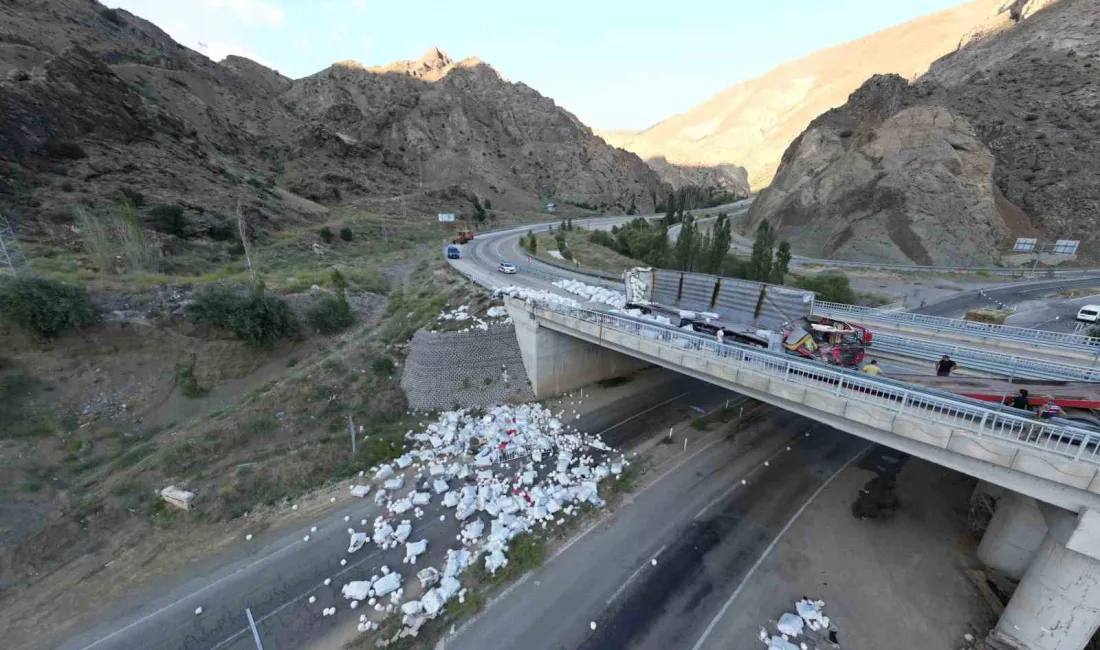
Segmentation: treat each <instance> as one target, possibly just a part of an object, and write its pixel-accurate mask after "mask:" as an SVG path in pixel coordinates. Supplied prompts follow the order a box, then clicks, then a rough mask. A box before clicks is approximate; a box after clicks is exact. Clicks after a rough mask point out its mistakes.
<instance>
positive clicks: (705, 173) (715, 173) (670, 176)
mask: <svg viewBox="0 0 1100 650" xmlns="http://www.w3.org/2000/svg"><path fill="white" fill-rule="evenodd" d="M646 164H647V165H649V166H650V168H652V169H653V171H655V172H657V175H658V176H660V178H661V180H662V181H664V182H666V183H668V184H669V185H671V186H672V187H673V188H675V189H679V188H681V187H688V186H695V187H714V188H718V189H720V190H725V191H726V192H729V193H730V194H732V195H734V196H737V197H739V198H744V197H747V196H748V195H749V194H751V193H752V190H751V189H750V188H749V173H748V171H746V170H745V168H744V167H739V166H737V165H712V166H696V165H674V164H672V163H670V162H668V161H667V160H665V159H664V157H663V156H658V157H656V158H650V159H649V160H647V161H646Z"/></svg>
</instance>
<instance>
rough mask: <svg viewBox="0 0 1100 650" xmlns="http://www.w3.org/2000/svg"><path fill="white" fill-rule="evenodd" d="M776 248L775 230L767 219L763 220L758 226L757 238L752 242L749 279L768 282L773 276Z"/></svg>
mask: <svg viewBox="0 0 1100 650" xmlns="http://www.w3.org/2000/svg"><path fill="white" fill-rule="evenodd" d="M774 249H775V231H774V230H772V225H771V224H770V223H768V222H767V221H761V222H760V225H759V226H757V228H756V240H755V241H753V243H752V257H751V258H749V279H750V280H756V281H757V282H767V281H769V280H771V278H772V257H773V255H774Z"/></svg>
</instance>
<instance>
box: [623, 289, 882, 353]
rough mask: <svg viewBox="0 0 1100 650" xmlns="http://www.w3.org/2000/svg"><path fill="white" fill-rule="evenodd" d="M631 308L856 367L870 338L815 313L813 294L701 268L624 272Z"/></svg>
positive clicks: (683, 325)
mask: <svg viewBox="0 0 1100 650" xmlns="http://www.w3.org/2000/svg"><path fill="white" fill-rule="evenodd" d="M623 282H624V285H625V290H626V303H627V304H626V307H627V311H628V313H629V312H630V311H631V310H635V311H637V312H638V313H640V314H643V315H649V316H657V317H661V318H662V319H667V320H668V322H669V324H671V325H673V326H676V327H680V328H683V329H691V330H693V331H696V332H700V333H705V334H712V335H718V333H719V332H721V334H722V338H723V339H724V340H725V341H729V342H735V343H742V344H746V345H753V346H757V347H762V348H767V349H770V350H776V351H779V350H782V351H784V352H787V353H788V354H793V355H796V356H800V357H805V358H807V359H813V360H816V361H822V362H824V363H829V364H833V365H839V366H846V367H856V366H859V364H861V363H862V362H863V358H864V354H865V352H864V348H865V347H866V346H868V345H870V343H871V334H870V332H869V331H867V330H866V329H865V328H862V327H859V326H855V325H851V324H849V323H846V322H843V321H837V320H833V319H828V318H822V317H819V316H814V314H813V307H814V294H813V292H811V291H803V290H801V289H791V288H788V287H781V286H776V285H771V284H765V283H763V282H752V281H750V280H739V279H736V278H722V277H717V276H713V275H704V274H702V273H687V272H682V271H668V270H663V269H648V268H636V269H630V270H628V271H626V272H625V273H624V274H623Z"/></svg>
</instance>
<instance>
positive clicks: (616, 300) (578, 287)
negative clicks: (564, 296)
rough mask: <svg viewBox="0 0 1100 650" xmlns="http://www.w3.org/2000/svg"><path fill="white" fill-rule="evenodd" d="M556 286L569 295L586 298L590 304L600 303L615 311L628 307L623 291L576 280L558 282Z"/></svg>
mask: <svg viewBox="0 0 1100 650" xmlns="http://www.w3.org/2000/svg"><path fill="white" fill-rule="evenodd" d="M554 286H555V287H557V288H559V289H564V290H566V291H568V292H569V293H572V294H575V295H578V296H584V299H585V300H587V301H589V302H598V303H600V304H604V305H608V306H609V307H614V308H615V309H622V308H624V307H626V294H624V293H623V292H621V291H613V290H611V289H605V288H604V287H597V286H593V285H591V284H585V283H584V282H578V281H576V280H558V281H557V282H555V283H554Z"/></svg>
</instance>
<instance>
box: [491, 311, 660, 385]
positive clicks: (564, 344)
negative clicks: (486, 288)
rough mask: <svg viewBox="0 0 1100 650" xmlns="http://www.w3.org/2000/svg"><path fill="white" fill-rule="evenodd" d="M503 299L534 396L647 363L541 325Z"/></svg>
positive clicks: (587, 382)
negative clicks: (513, 324) (513, 326)
mask: <svg viewBox="0 0 1100 650" xmlns="http://www.w3.org/2000/svg"><path fill="white" fill-rule="evenodd" d="M512 302H513V301H511V300H507V301H505V304H506V305H507V306H508V313H509V314H510V315H511V316H512V320H513V321H514V323H515V327H516V339H517V340H518V342H519V349H520V355H521V356H522V357H523V367H524V368H525V369H526V370H527V378H528V379H530V380H531V390H532V391H533V392H534V393H535V398H536V399H542V398H544V397H552V396H554V395H560V394H562V393H568V392H569V391H571V390H576V389H577V388H580V387H581V386H586V385H588V384H591V383H593V382H596V381H600V380H603V379H612V378H615V377H622V376H624V375H628V374H630V373H632V372H634V371H636V370H640V369H642V368H647V367H649V366H650V365H651V364H649V363H647V362H645V361H643V360H641V359H636V358H634V357H631V356H627V355H625V354H621V353H619V352H616V351H614V350H610V349H608V348H605V347H601V346H599V345H594V344H592V343H589V342H587V341H585V340H583V339H579V338H575V337H572V336H567V335H565V334H561V333H559V332H555V331H554V330H552V329H548V328H545V327H541V326H540V325H539V323H538V321H537V320H535V318H534V314H532V313H531V312H529V311H527V309H526V308H524V307H523V306H522V303H520V305H519V306H518V307H517V306H516V305H513V304H512Z"/></svg>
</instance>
